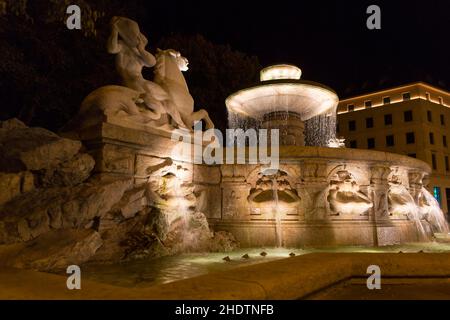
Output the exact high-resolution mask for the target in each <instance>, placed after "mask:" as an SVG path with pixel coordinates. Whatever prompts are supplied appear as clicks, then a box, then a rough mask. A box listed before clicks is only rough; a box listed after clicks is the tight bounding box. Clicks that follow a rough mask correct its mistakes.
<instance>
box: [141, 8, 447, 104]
mask: <svg viewBox="0 0 450 320" xmlns="http://www.w3.org/2000/svg"><path fill="white" fill-rule="evenodd" d="M371 4H377V5H379V6H380V7H381V16H382V17H381V20H382V21H381V24H382V29H381V30H368V29H367V27H366V20H367V17H368V16H369V15H368V14H366V9H367V7H368V6H369V5H371ZM148 10H149V12H152V13H150V14H149V15H150V16H151V19H149V20H148V21H145V22H141V24H142V26H143V29H144V32H146V33H147V34H148V35H149V36H150V37H151V36H152V35H155V36H160V35H164V34H170V33H171V32H174V33H186V34H187V33H200V34H203V35H204V36H205V37H206V38H208V39H209V40H211V41H212V42H215V43H220V44H229V45H231V46H232V47H233V48H234V49H237V50H240V51H243V52H246V53H249V54H252V55H256V56H258V57H259V59H260V61H261V63H262V65H263V66H266V65H270V64H274V63H292V64H296V65H298V66H299V67H300V68H301V69H302V71H303V76H302V78H303V79H305V80H311V81H317V82H320V83H323V84H325V85H328V86H330V87H331V88H333V89H334V90H336V91H337V93H338V94H339V96H340V97H341V98H344V97H348V96H351V95H355V94H358V93H362V92H366V91H370V90H375V89H380V88H386V87H391V86H395V85H399V84H403V83H407V82H413V81H426V82H429V83H431V84H433V85H435V86H439V87H443V88H445V89H447V90H450V63H449V57H450V45H449V33H450V1H447V0H441V1H438V0H427V1H398V0H395V1H394V0H391V1H364V0H360V1H344V0H340V1H319V0H314V1H302V0H296V1H281V0H277V1H255V0H252V1H243V0H241V1H178V2H173V1H159V3H156V1H151V2H150V1H149V2H148Z"/></svg>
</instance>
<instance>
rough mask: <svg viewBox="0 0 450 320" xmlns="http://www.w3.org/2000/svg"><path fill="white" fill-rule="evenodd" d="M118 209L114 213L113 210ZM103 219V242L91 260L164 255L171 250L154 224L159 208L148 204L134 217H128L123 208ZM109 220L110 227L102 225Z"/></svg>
mask: <svg viewBox="0 0 450 320" xmlns="http://www.w3.org/2000/svg"><path fill="white" fill-rule="evenodd" d="M113 212H115V214H114V213H113ZM113 212H110V213H109V214H107V215H105V217H104V218H102V219H101V221H100V233H101V236H102V239H103V241H104V245H103V246H102V247H101V248H100V249H99V250H98V252H97V253H96V254H95V256H94V257H92V259H91V261H99V262H111V261H124V260H131V259H138V258H144V257H146V258H154V257H161V256H165V255H167V254H168V253H169V250H168V249H167V248H165V247H164V245H163V243H162V242H161V240H160V234H158V231H159V230H158V228H156V226H155V221H158V219H155V218H154V217H155V216H159V214H160V213H159V211H158V210H157V209H155V208H147V212H145V213H144V214H142V213H141V214H139V215H137V216H135V217H133V218H131V219H125V220H124V217H123V216H122V215H121V214H120V212H118V211H117V209H116V211H113ZM105 223H106V225H107V227H103V228H102V225H104V224H105Z"/></svg>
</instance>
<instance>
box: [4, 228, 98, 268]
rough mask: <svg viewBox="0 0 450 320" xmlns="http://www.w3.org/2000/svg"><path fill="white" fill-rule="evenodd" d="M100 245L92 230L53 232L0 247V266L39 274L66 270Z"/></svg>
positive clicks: (84, 259) (78, 263) (91, 254)
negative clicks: (34, 271) (28, 270)
mask: <svg viewBox="0 0 450 320" xmlns="http://www.w3.org/2000/svg"><path fill="white" fill-rule="evenodd" d="M102 243H103V241H102V239H101V237H100V234H99V233H98V232H96V231H94V230H84V229H82V230H74V229H70V230H62V229H61V230H53V231H51V232H48V233H46V234H45V235H42V236H40V237H38V238H36V239H34V240H32V241H28V242H24V243H18V244H13V245H3V246H0V257H1V259H0V261H1V262H0V264H1V265H3V266H10V267H16V268H26V269H35V270H39V271H57V270H65V269H66V268H67V267H68V266H69V265H72V264H76V265H81V264H82V263H84V262H86V261H88V260H89V258H90V257H91V256H93V255H94V254H95V252H96V251H97V249H98V248H99V247H101V245H102Z"/></svg>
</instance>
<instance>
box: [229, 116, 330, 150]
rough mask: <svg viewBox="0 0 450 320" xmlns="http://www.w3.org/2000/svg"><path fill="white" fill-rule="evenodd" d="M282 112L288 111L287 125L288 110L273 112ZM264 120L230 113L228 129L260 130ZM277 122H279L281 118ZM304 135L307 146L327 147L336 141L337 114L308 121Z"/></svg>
mask: <svg viewBox="0 0 450 320" xmlns="http://www.w3.org/2000/svg"><path fill="white" fill-rule="evenodd" d="M280 111H281V112H284V111H286V113H285V114H286V119H285V120H286V124H287V121H288V117H289V114H288V113H287V110H279V109H278V110H277V109H276V108H274V110H273V112H280ZM263 120H264V118H263V117H259V118H251V117H246V116H243V115H241V114H238V113H234V112H230V111H228V127H229V128H231V129H237V128H239V129H243V130H247V129H250V128H253V129H256V130H258V129H260V128H261V125H262V123H263ZM277 120H278V121H279V120H280V117H278V119H277ZM304 133H305V145H306V146H317V147H327V146H328V142H329V141H330V140H331V139H336V112H331V113H328V114H321V115H318V116H315V117H312V118H311V119H309V120H306V121H305V132H304Z"/></svg>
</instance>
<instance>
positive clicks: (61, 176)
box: [39, 153, 95, 187]
mask: <svg viewBox="0 0 450 320" xmlns="http://www.w3.org/2000/svg"><path fill="white" fill-rule="evenodd" d="M94 166H95V161H94V159H93V158H92V157H91V156H90V155H88V154H86V153H81V154H77V155H75V157H73V158H72V159H70V160H68V161H65V162H63V163H61V164H59V165H58V166H56V167H52V168H49V169H45V170H42V172H41V174H39V177H40V184H41V185H42V186H44V187H45V186H76V185H77V184H80V183H82V182H83V181H85V180H87V179H88V178H89V175H90V173H91V171H92V169H94Z"/></svg>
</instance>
